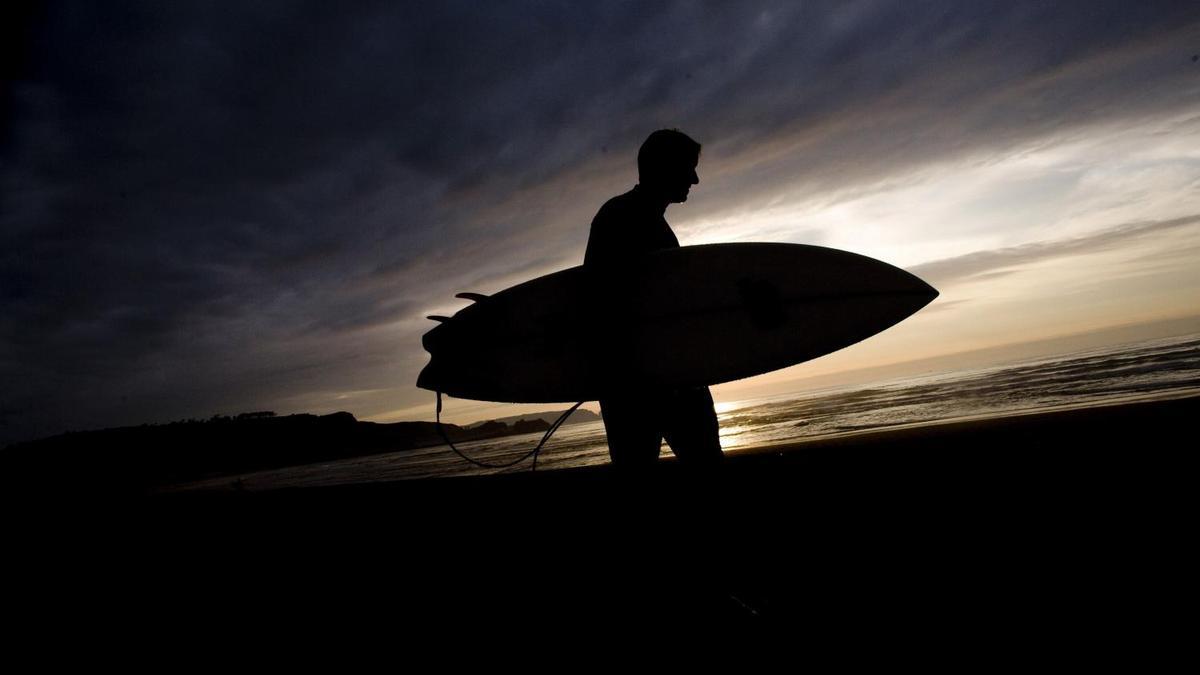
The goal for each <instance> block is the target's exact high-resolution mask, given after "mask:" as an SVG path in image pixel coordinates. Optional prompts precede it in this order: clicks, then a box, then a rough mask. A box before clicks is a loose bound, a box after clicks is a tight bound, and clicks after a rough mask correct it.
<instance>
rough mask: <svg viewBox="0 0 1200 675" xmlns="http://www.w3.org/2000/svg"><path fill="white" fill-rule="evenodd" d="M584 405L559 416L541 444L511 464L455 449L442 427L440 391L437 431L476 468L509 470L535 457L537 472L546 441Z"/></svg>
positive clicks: (533, 466) (533, 467)
mask: <svg viewBox="0 0 1200 675" xmlns="http://www.w3.org/2000/svg"><path fill="white" fill-rule="evenodd" d="M583 404H584V401H580V402H579V403H576V404H575V405H573V406H571V407H570V408H568V409H567V411H566V412H564V413H563V414H561V415H559V416H558V419H556V420H554V424H551V425H550V428H549V429H547V430H546V433H545V435H543V436H542V440H541V441H540V442H538V444H537V447H535V448H534V449H533V450H530V451H529V452H527V453H525V454H524V455H522V456H520V457H518V458H517V459H515V460H513V461H511V462H508V463H507V464H488V463H487V462H481V461H479V460H477V459H472V458H470V457H467V456H466V455H465V454H463V452H462V451H461V450H459V449H458V448H457V447H455V445H454V443H453V442H451V441H450V436H448V435H447V434H446V429H445V428H444V427H443V426H442V392H440V391H439V392H437V412H436V420H437V430H438V435H440V436H441V437H442V440H443V441H445V442H446V445H448V446H450V449H451V450H453V451H454V454H456V455H458V456H459V457H461V458H463V459H465V460H466V461H468V462H470V463H471V464H474V465H475V466H478V467H482V468H484V469H507V468H508V467H510V466H516V465H517V464H520V463H521V462H524V461H525V460H527V459H529V458H530V457H533V465H532V467H531V468H530V471H537V458H538V454H539V453H540V452H541V451H542V446H543V445H545V444H546V441H548V440H550V437H551V436H552V435H554V432H555V431H558V428H559V427H560V426H562V423H563V422H565V421H566V420H567V418H568V417H570V416H571V413H573V412H575V410H576V409H578V408H579V406H581V405H583Z"/></svg>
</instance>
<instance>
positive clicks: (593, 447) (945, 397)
mask: <svg viewBox="0 0 1200 675" xmlns="http://www.w3.org/2000/svg"><path fill="white" fill-rule="evenodd" d="M1192 395H1200V334H1194V335H1188V336H1181V337H1172V338H1163V339H1156V340H1148V341H1144V342H1137V343H1132V344H1124V345H1119V346H1115V347H1106V348H1102V349H1091V350H1086V351H1080V352H1075V353H1072V354H1065V355H1059V356H1054V357H1043V358H1039V359H1031V360H1026V361H1021V362H1017V363H1011V364H1007V365H1003V366H993V367H989V368H981V369H976V370H966V371H955V372H946V373H938V374H929V375H922V376H919V377H907V378H899V379H893V380H888V381H883V382H878V383H874V384H870V385H859V386H853V387H836V388H825V389H820V390H812V391H804V392H797V393H794V394H787V395H781V396H773V397H769V398H760V399H750V400H745V401H736V402H721V403H720V404H719V405H718V410H720V411H721V412H719V414H718V417H719V420H720V424H721V445H722V447H723V448H724V449H725V450H726V451H730V450H736V449H737V448H746V447H755V446H764V445H772V444H778V443H787V442H792V441H797V440H802V439H806V438H816V437H826V436H833V435H842V434H853V433H862V432H865V431H874V430H880V429H888V428H896V427H904V426H912V425H924V424H936V423H939V422H946V421H953V420H963V419H977V418H985V417H1002V416H1007V415H1019V414H1025V413H1031V412H1043V411H1051V410H1059V409H1065V408H1073V407H1080V406H1096V405H1105V404H1112V403H1121V402H1132V401H1138V400H1150V399H1166V398H1180V397H1184V396H1192ZM540 439H541V434H525V435H520V436H506V437H503V438H496V439H490V440H484V441H474V442H470V443H463V444H461V445H460V446H459V449H460V450H461V451H462V452H463V453H464V454H467V455H469V456H471V457H473V458H475V459H477V460H479V461H483V462H487V463H504V462H507V461H511V460H513V459H516V458H517V457H520V456H521V455H523V454H525V453H527V452H528V451H529V450H531V449H532V448H533V447H534V446H535V445H537V442H538V441H539V440H540ZM663 452H664V453H665V454H667V453H669V452H670V450H669V449H668V447H667V446H666V444H664V446H663ZM607 462H608V448H607V445H606V444H605V437H604V425H603V422H589V423H580V424H571V425H565V426H563V427H561V428H560V429H559V430H558V431H557V432H556V433H555V434H554V436H553V437H551V439H550V440H549V442H547V444H546V446H545V447H544V448H543V450H542V452H541V455H540V456H539V458H538V463H537V470H538V471H543V470H552V469H562V468H568V467H578V466H589V465H596V464H604V463H607ZM530 467H531V464H530V462H524V463H522V464H519V465H517V466H514V467H512V468H510V469H505V470H504V471H506V472H512V471H529V470H530ZM495 472H496V470H494V469H480V468H478V467H475V466H473V465H471V464H469V463H468V462H466V461H464V460H463V459H461V458H460V457H458V456H457V455H455V454H454V453H452V452H451V451H450V449H449V448H448V447H447V446H444V445H442V446H435V447H429V448H422V449H417V450H407V451H402V452H396V453H385V454H379V455H372V456H369V457H360V458H355V459H350V460H344V461H339V462H328V463H321V464H311V465H306V466H300V467H292V468H287V469H279V470H272V471H262V472H258V473H255V474H249V475H246V476H242V477H241V483H240V486H241V487H242V488H244V489H270V488H277V487H291V486H301V485H334V484H344V483H360V482H369V481H386V480H397V479H411V478H426V477H434V476H460V475H477V474H486V473H495ZM231 480H232V479H228V478H226V479H218V480H214V481H204V483H203V484H195V487H215V485H214V484H215V483H222V482H224V483H226V484H228V483H229V482H230V481H231Z"/></svg>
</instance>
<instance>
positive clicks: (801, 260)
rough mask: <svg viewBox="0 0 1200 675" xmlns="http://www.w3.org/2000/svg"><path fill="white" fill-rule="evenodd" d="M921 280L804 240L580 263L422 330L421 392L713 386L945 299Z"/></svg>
mask: <svg viewBox="0 0 1200 675" xmlns="http://www.w3.org/2000/svg"><path fill="white" fill-rule="evenodd" d="M937 295H938V292H937V291H936V290H934V289H933V287H931V286H929V284H926V283H925V282H924V281H922V280H921V279H919V278H917V277H916V276H914V275H912V274H910V273H908V272H906V271H904V270H902V269H900V268H898V267H894V266H892V265H889V264H887V263H883V262H880V261H878V260H874V259H872V258H868V257H866V256H862V255H858V254H855V253H850V252H848V251H841V250H837V249H831V248H824V247H820V246H809V245H803V244H776V243H734V244H707V245H702V246H684V247H680V248H676V249H664V250H661V251H655V252H653V253H649V254H645V255H641V256H636V257H631V258H630V259H629V260H628V262H627V263H625V264H622V265H619V266H612V267H603V268H599V267H584V266H579V267H573V268H570V269H566V270H562V271H559V272H555V273H553V274H548V275H545V276H542V277H538V278H536V279H532V280H530V281H527V282H524V283H522V284H518V285H516V286H513V287H511V288H508V289H505V290H503V291H500V292H499V293H496V294H494V295H491V296H483V295H480V294H478V293H460V294H459V295H458V297H460V298H464V299H467V300H469V301H471V304H470V305H468V306H466V307H464V308H463V309H461V310H459V311H458V312H457V313H455V314H454V315H453V316H451V317H444V316H439V317H430V318H432V319H435V320H437V321H438V322H439V323H438V325H437V326H436V327H434V328H433V329H432V330H430V331H429V332H427V333H426V334H425V335H424V336H423V338H422V344H423V345H424V347H425V349H426V351H428V352H429V354H430V361H429V364H428V365H426V367H425V368H424V369H423V370H422V371H421V373H420V375H419V376H418V378H417V386H418V387H421V388H423V389H428V390H430V391H438V392H442V393H444V394H447V395H450V396H454V397H457V398H464V399H473V400H480V401H496V402H510V403H556V402H573V401H589V400H597V399H599V398H602V397H604V396H605V395H607V394H611V393H617V392H630V391H652V390H662V389H674V388H682V387H692V386H700V385H714V384H720V383H722V382H729V381H732V380H738V379H742V378H746V377H751V376H754V375H761V374H763V373H767V372H770V371H772V370H777V369H780V368H786V367H788V366H791V365H795V364H797V363H802V362H804V361H808V360H810V359H814V358H817V357H819V356H823V355H825V354H829V353H831V352H834V351H837V350H839V349H842V348H844V347H847V346H850V345H852V344H855V343H857V342H860V341H862V340H864V339H866V338H868V337H871V336H872V335H875V334H877V333H879V332H881V331H884V330H886V329H888V328H890V327H892V326H894V325H895V324H897V323H899V322H900V321H903V320H904V319H906V318H907V317H909V316H911V315H912V314H914V313H915V312H917V311H918V310H920V309H921V308H922V307H925V306H926V305H928V304H929V303H930V302H932V301H933V299H934V298H936V297H937Z"/></svg>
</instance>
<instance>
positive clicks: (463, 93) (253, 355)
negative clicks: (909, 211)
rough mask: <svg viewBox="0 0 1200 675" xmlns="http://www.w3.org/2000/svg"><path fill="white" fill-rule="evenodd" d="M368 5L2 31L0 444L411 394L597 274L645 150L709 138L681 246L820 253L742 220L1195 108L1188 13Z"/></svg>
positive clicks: (269, 7)
mask: <svg viewBox="0 0 1200 675" xmlns="http://www.w3.org/2000/svg"><path fill="white" fill-rule="evenodd" d="M354 7H355V9H354V10H345V9H342V8H340V6H339V5H338V4H337V3H321V2H313V3H297V2H278V3H223V4H216V5H215V4H213V3H195V4H194V5H193V3H159V2H147V3H121V5H120V6H114V5H112V4H111V3H99V4H97V3H88V2H80V3H50V4H49V6H48V7H46V8H45V9H39V10H36V11H34V12H31V13H30V14H29V15H28V16H23V17H18V18H20V19H21V20H19V21H10V22H9V27H8V28H7V29H6V31H9V32H11V33H12V35H9V36H7V37H9V38H10V39H9V40H7V41H6V42H7V43H8V45H9V46H8V47H7V49H8V50H9V51H10V52H12V53H13V54H14V56H15V57H17V58H15V59H14V60H13V61H12V62H13V63H15V64H16V65H15V66H14V67H13V69H12V72H10V73H9V75H8V77H9V81H7V82H6V87H5V96H6V98H5V105H6V108H7V110H6V114H5V115H4V117H3V118H0V120H2V121H3V123H4V125H5V126H4V128H3V129H2V130H0V134H2V136H0V143H2V145H0V152H2V155H0V379H2V380H3V382H5V388H4V392H3V393H2V394H0V443H3V442H7V441H13V440H19V439H21V438H28V437H33V436H40V435H46V434H49V433H56V432H59V431H62V430H65V429H68V428H76V429H80V428H91V427H97V426H112V425H117V424H130V423H139V422H153V421H164V420H169V419H175V418H181V417H189V416H201V417H202V416H207V415H210V414H213V413H218V412H220V413H236V412H239V411H243V410H250V409H274V410H277V411H279V412H291V411H303V410H311V411H314V412H328V411H331V410H336V409H347V410H350V411H352V412H355V413H356V414H359V415H360V416H366V415H381V414H383V413H385V412H387V411H389V410H398V409H403V408H405V407H406V406H414V405H417V404H418V403H419V402H421V401H424V400H426V399H427V397H428V394H427V393H425V392H421V391H419V390H417V389H415V387H413V385H412V383H413V382H414V381H415V378H416V374H417V372H418V371H419V369H420V368H421V367H422V366H423V365H424V363H425V360H426V356H425V354H424V352H423V351H422V350H421V348H420V344H419V336H420V334H421V333H422V332H424V331H425V330H427V329H428V328H429V324H428V322H427V321H426V320H425V319H424V318H423V317H424V316H425V315H426V314H428V313H432V312H442V313H445V312H450V311H453V310H454V308H455V307H457V306H459V304H458V303H456V301H452V300H451V298H452V297H453V294H454V293H455V292H457V291H461V290H474V291H482V292H492V291H495V290H498V289H500V288H503V287H505V286H507V285H509V284H511V283H515V282H516V281H520V280H522V279H526V278H529V277H531V276H535V275H537V274H541V273H545V272H548V271H551V270H553V269H556V268H561V267H566V266H570V265H574V264H578V263H579V262H580V260H581V258H582V249H583V245H584V243H585V241H586V237H587V225H588V223H589V222H590V219H591V216H592V215H593V214H594V213H595V210H596V208H598V206H599V205H600V204H601V203H602V202H603V201H604V200H605V199H606V198H608V197H610V196H612V195H614V194H617V193H618V192H621V191H624V190H626V189H628V188H629V187H630V186H631V185H632V184H633V183H634V182H635V180H636V175H635V172H634V165H633V157H634V154H635V153H636V149H637V146H638V144H639V143H640V142H641V140H642V139H643V138H644V137H645V136H646V134H648V133H649V132H650V131H652V130H654V129H656V128H660V127H664V126H667V127H678V128H681V129H683V130H685V131H687V132H688V133H689V134H691V135H693V136H694V137H695V138H697V139H698V140H699V141H701V142H702V143H703V144H704V145H705V150H704V158H703V161H702V165H701V171H700V175H701V181H702V183H701V185H700V186H699V187H698V188H697V189H696V190H694V191H693V194H694V195H696V197H695V199H694V200H693V202H691V203H689V204H688V205H686V209H688V210H687V211H684V210H682V209H684V208H685V207H675V210H672V211H670V212H668V216H669V217H670V218H671V220H672V222H673V223H675V224H676V229H677V231H678V232H679V233H680V235H681V239H683V240H684V243H689V242H691V243H695V242H696V241H700V240H727V239H734V238H741V239H755V238H763V239H767V238H769V239H774V240H781V241H807V242H809V243H829V241H830V240H829V236H830V235H829V233H828V231H827V230H825V229H822V228H820V227H816V226H812V227H809V228H805V227H804V225H803V224H801V223H796V224H795V225H794V226H791V227H790V228H788V227H786V226H783V225H778V224H776V225H771V226H768V225H767V221H766V220H760V221H753V219H752V218H751V217H750V216H752V215H753V214H755V213H764V212H768V211H769V210H770V209H771V208H778V207H779V205H780V204H786V203H793V204H809V205H812V204H819V203H828V202H836V201H838V200H843V199H849V198H852V197H853V196H854V195H861V194H864V193H870V192H871V191H874V190H881V189H886V188H887V186H889V185H895V184H896V183H897V182H901V183H902V182H904V181H906V180H913V177H914V176H918V175H920V172H921V171H924V170H926V169H927V168H929V167H932V166H936V165H938V164H939V163H945V162H949V161H967V160H970V159H971V158H982V159H980V160H979V161H986V158H987V157H989V156H990V155H992V154H1000V155H1003V154H1005V153H1010V152H1011V151H1012V149H1013V148H1031V147H1036V146H1037V145H1038V143H1040V142H1045V140H1046V139H1051V138H1053V139H1062V138H1069V137H1071V136H1072V134H1082V133H1086V130H1088V129H1095V128H1100V127H1103V126H1104V125H1114V124H1116V125H1119V124H1128V123H1130V121H1136V120H1141V119H1165V118H1171V117H1172V116H1175V117H1179V116H1184V117H1186V116H1187V115H1189V114H1191V115H1195V114H1196V113H1197V105H1196V103H1197V92H1198V88H1197V81H1198V80H1200V66H1198V65H1197V64H1196V63H1195V61H1194V60H1193V58H1192V57H1193V55H1194V54H1195V53H1196V52H1200V39H1198V38H1200V32H1198V30H1197V26H1198V25H1200V23H1198V22H1200V6H1197V4H1196V3H1195V2H1136V3H1135V2H1127V1H1124V0H1114V1H1107V2H1103V1H1094V2H1078V3H1044V2H969V3H964V2H950V1H946V2H829V3H790V2H789V3H779V4H778V5H776V4H775V3H752V2H736V3H698V2H677V3H669V2H629V3H618V2H604V3H579V2H521V3H502V2H496V3H479V2H461V3H455V2H438V3H423V4H412V5H407V4H403V3H392V2H388V3H378V4H375V5H372V4H369V3H354ZM1189 111H1190V112H1189ZM677 213H678V214H679V215H678V216H677V215H675V214H677ZM1176 215H1177V216H1179V217H1183V216H1185V215H1187V214H1176ZM732 222H758V223H759V225H758V226H757V228H756V229H755V228H751V229H749V230H747V229H745V228H742V229H737V228H734V227H732V226H730V225H728V223H732ZM1192 222H1193V221H1187V223H1184V222H1183V221H1178V222H1162V223H1158V224H1157V225H1153V224H1148V225H1146V227H1175V226H1183V225H1184V224H1190V223H1192ZM1095 241H1098V240H1095ZM834 243H836V242H834ZM1012 243H1014V244H1015V243H1019V242H1012ZM930 250H933V249H930ZM1039 251H1043V249H1037V248H1026V249H1012V250H1009V251H1006V252H1003V253H999V254H996V255H999V256H1012V255H1026V254H1028V255H1034V256H1036V255H1041V253H1040V252H1039ZM956 253H957V255H955V256H950V255H947V256H945V257H947V258H951V257H958V260H951V261H949V262H946V263H943V264H941V266H940V267H939V266H938V264H937V263H935V262H933V260H932V259H913V260H911V261H908V262H911V263H912V264H917V263H929V264H930V266H928V267H927V268H926V269H928V270H929V271H931V272H937V273H939V274H941V273H945V274H952V273H953V274H963V273H966V272H968V271H971V270H973V269H974V267H973V266H974V265H976V264H977V263H980V262H987V261H988V260H991V259H990V258H988V257H987V256H988V254H987V253H980V254H979V255H977V256H975V257H965V258H964V257H959V256H960V255H968V254H969V253H970V251H957V252H956ZM919 257H920V256H916V258H919Z"/></svg>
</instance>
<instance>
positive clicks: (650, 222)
mask: <svg viewBox="0 0 1200 675" xmlns="http://www.w3.org/2000/svg"><path fill="white" fill-rule="evenodd" d="M664 210H665V209H664V207H663V205H662V204H661V203H655V202H654V200H651V199H647V197H646V195H645V193H644V192H643V190H642V188H640V187H638V186H634V188H633V189H632V190H630V191H629V192H626V193H625V194H623V195H618V196H616V197H613V198H612V199H610V200H608V201H607V202H605V203H604V206H601V207H600V211H599V212H598V213H596V217H595V218H593V219H592V231H591V235H590V236H589V237H588V244H587V252H586V253H584V255H583V264H584V265H589V266H594V265H614V264H619V263H622V262H625V261H627V260H629V258H631V257H633V256H637V255H639V254H643V253H648V252H650V251H656V250H659V249H664V248H679V240H678V239H676V238H675V233H674V232H672V231H671V226H670V225H667V220H666V218H663V211H664Z"/></svg>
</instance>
